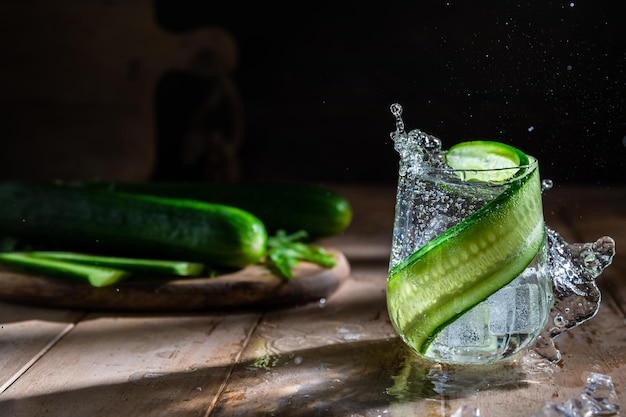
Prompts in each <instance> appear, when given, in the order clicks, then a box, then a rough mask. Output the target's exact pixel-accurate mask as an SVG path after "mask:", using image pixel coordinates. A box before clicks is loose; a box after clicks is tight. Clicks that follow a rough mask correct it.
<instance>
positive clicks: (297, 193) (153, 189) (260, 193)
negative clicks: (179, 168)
mask: <svg viewBox="0 0 626 417" xmlns="http://www.w3.org/2000/svg"><path fill="white" fill-rule="evenodd" d="M74 185H84V186H88V187H95V188H108V189H110V190H117V191H121V192H130V193H136V194H148V195H156V196H162V197H169V198H189V199H194V200H200V201H205V202H209V203H215V204H225V205H229V206H234V207H238V208H241V209H243V210H246V211H249V212H250V213H252V214H254V215H255V216H257V217H258V218H259V219H261V221H262V222H263V223H264V224H265V227H266V229H267V231H268V233H270V234H274V233H275V232H276V231H278V230H284V231H286V232H287V233H295V232H298V231H300V230H305V231H306V232H307V233H308V235H309V236H310V237H311V238H320V237H329V236H334V235H338V234H340V233H341V232H343V231H344V230H345V229H346V228H347V227H348V226H349V225H350V222H351V221H352V207H351V205H350V203H349V201H348V200H347V199H346V198H345V197H343V196H342V195H340V194H339V193H337V192H335V191H332V190H329V189H327V188H325V187H321V186H315V185H311V184H294V183H289V184H287V183H232V184H231V183H209V182H199V181H198V182H139V183H132V182H91V183H80V184H74Z"/></svg>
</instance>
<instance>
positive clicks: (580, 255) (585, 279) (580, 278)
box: [532, 228, 615, 362]
mask: <svg viewBox="0 0 626 417" xmlns="http://www.w3.org/2000/svg"><path fill="white" fill-rule="evenodd" d="M546 232H547V237H548V247H549V257H548V265H549V269H550V275H551V277H552V283H553V292H554V306H553V308H552V310H551V312H550V320H549V321H548V325H547V326H546V328H545V330H544V332H543V333H542V335H541V336H540V337H539V339H538V340H537V342H536V343H535V345H534V346H533V347H532V349H533V350H534V351H535V352H537V353H538V354H539V355H541V356H543V357H544V358H546V359H548V360H550V361H552V362H558V361H559V360H560V359H561V354H560V352H559V351H558V350H557V349H556V347H555V346H554V342H553V339H554V338H555V337H557V336H558V335H559V334H561V333H562V332H564V331H566V330H569V329H572V328H574V327H577V326H579V325H581V324H582V323H584V322H586V321H587V320H589V319H591V318H593V317H594V316H595V315H596V314H597V312H598V309H599V308H600V302H601V300H602V295H601V293H600V290H599V289H598V286H597V285H596V278H598V277H599V276H600V275H601V274H602V272H603V271H604V270H605V269H606V268H607V267H608V266H609V265H610V264H611V263H612V262H613V257H614V256H615V240H614V239H613V238H611V237H609V236H603V237H601V238H599V239H598V240H596V241H595V242H593V243H573V244H569V243H567V242H566V241H565V240H564V239H563V238H562V237H561V235H559V234H558V233H557V232H555V231H554V230H552V229H550V228H546Z"/></svg>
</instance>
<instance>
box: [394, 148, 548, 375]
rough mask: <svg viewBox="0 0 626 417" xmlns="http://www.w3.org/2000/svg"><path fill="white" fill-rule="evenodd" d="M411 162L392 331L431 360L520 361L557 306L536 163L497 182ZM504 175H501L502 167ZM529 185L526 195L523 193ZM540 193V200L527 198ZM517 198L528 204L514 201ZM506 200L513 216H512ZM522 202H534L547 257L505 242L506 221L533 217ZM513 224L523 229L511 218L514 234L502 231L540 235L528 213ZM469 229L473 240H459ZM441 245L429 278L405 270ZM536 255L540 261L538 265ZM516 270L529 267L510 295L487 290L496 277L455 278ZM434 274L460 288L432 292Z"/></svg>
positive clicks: (397, 234)
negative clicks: (529, 225)
mask: <svg viewBox="0 0 626 417" xmlns="http://www.w3.org/2000/svg"><path fill="white" fill-rule="evenodd" d="M408 155H409V154H408V153H405V154H404V155H403V154H402V153H401V161H400V172H399V179H398V188H397V198H396V209H395V218H394V229H393V241H392V251H391V258H390V265H389V278H388V285H387V304H388V310H389V316H390V318H391V321H392V324H393V325H394V327H395V329H396V331H397V332H398V334H399V335H400V336H401V337H402V339H403V340H404V341H405V342H406V344H408V345H409V346H410V347H412V348H413V349H414V350H415V351H416V352H417V353H418V354H419V355H421V356H422V357H424V358H426V359H428V360H432V361H436V362H440V363H451V364H489V363H494V362H498V361H503V360H509V359H511V358H514V357H515V356H516V355H517V354H518V353H519V352H520V351H521V350H522V349H524V348H525V347H527V346H529V345H530V344H532V343H533V342H534V341H535V340H536V338H537V337H538V336H539V335H540V334H541V333H542V331H543V329H544V327H545V326H546V323H547V320H548V317H549V313H550V310H551V307H552V305H553V295H552V281H551V278H550V276H549V270H548V264H547V263H548V259H547V257H548V254H547V245H546V239H545V234H544V233H545V226H544V224H543V214H542V212H541V213H540V214H537V213H538V212H537V210H542V207H541V184H540V180H539V173H538V172H539V171H538V163H537V160H536V159H535V158H532V157H529V159H530V162H529V164H528V166H522V167H513V168H504V169H511V170H515V172H512V173H511V179H509V180H504V181H495V182H492V181H476V178H478V177H483V178H484V177H487V178H489V177H490V173H489V172H477V171H461V170H454V169H451V168H446V167H442V166H438V167H435V166H430V165H428V164H424V163H423V161H422V159H420V158H417V159H415V158H412V157H409V156H408ZM498 171H499V173H500V174H501V171H502V168H501V169H499V170H498ZM520 173H521V174H520ZM504 176H505V177H506V175H504ZM494 177H502V175H494ZM520 184H524V185H523V187H524V191H523V192H524V193H525V195H518V194H521V192H520V191H519V190H520V187H521V186H520ZM531 195H532V196H533V198H532V200H533V201H531V202H529V201H525V200H529V197H528V196H531ZM514 198H518V199H519V200H520V201H517V202H513V201H511V200H512V199H514ZM507 200H508V201H507ZM494 201H495V202H494ZM498 201H499V202H500V203H502V204H509V206H510V207H513V209H510V210H509V211H507V210H506V209H505V208H502V207H503V206H502V204H501V205H498ZM514 204H518V205H524V204H530V206H529V208H527V209H528V210H535V212H534V213H535V216H540V217H539V218H540V221H539V222H537V221H535V225H534V226H533V230H532V233H534V234H535V237H534V239H535V240H537V241H538V238H537V236H538V235H536V233H541V234H542V235H541V236H544V238H543V240H542V242H543V243H542V244H541V247H540V249H539V250H538V252H534V251H532V252H528V251H527V252H523V251H522V250H520V251H519V253H517V252H516V250H517V249H511V247H507V241H508V238H507V237H502V236H499V235H498V233H500V232H499V230H498V227H497V224H498V222H500V221H501V219H499V218H498V216H520V213H524V210H526V209H520V208H519V206H514ZM533 204H534V206H532V205H533ZM537 205H538V207H537ZM486 206H488V207H486ZM476 213H482V214H476ZM489 216H491V218H492V219H493V221H492V222H491V223H489V222H490V220H489ZM535 218H537V217H535ZM472 222H473V223H472ZM478 222H483V224H478V225H477V223H478ZM513 222H515V225H514V226H512V224H513V223H512V221H509V220H507V222H506V224H507V225H508V229H507V230H505V231H503V232H502V233H509V234H510V233H513V234H515V233H518V234H520V236H517V237H516V239H518V241H520V242H524V239H525V238H526V237H527V236H525V234H526V235H530V233H531V232H530V231H529V230H528V229H526V228H525V227H524V224H525V222H526V219H525V218H523V216H520V218H514V219H513ZM468 224H469V226H468ZM472 224H473V226H472ZM518 225H519V226H518ZM465 226H468V227H465ZM472 227H473V229H472ZM539 227H541V229H543V230H541V231H539V230H538V228H539ZM463 228H464V229H465V232H464V233H465V234H466V235H467V236H465V237H464V239H465V240H461V237H460V236H458V234H455V233H456V231H458V230H460V229H463ZM485 230H486V232H485ZM472 233H475V234H476V235H475V236H472V235H471V234H472ZM443 234H446V235H445V236H444V237H440V235H443ZM455 239H456V241H455ZM529 239H530V238H529ZM442 242H443V243H442ZM436 244H439V249H438V250H439V252H438V255H437V256H431V257H430V258H429V260H428V263H427V264H425V265H422V269H421V270H420V271H421V273H420V274H415V275H414V274H413V273H412V271H411V269H410V268H406V267H405V264H406V263H407V262H409V258H410V257H411V256H415V254H416V253H417V252H418V251H421V252H420V253H425V252H428V251H429V250H431V249H432V248H431V247H433V246H436ZM509 246H510V245H509ZM535 250H536V249H535ZM507 251H508V252H507ZM528 253H532V254H535V256H534V259H532V261H531V262H530V263H529V264H528V263H527V262H528V260H529V259H528V258H529V255H528ZM524 257H526V259H524ZM530 257H532V255H530ZM474 261H476V262H475V263H477V265H478V266H476V265H474V263H473V262H474ZM512 264H515V265H518V264H519V265H521V266H519V267H517V268H518V269H517V270H516V269H513V270H515V271H518V270H521V272H520V273H517V272H516V273H515V274H516V275H515V277H514V279H512V280H510V281H508V280H507V282H508V284H506V285H504V286H501V288H499V287H500V284H501V283H502V281H499V282H500V284H498V288H499V289H497V288H496V289H495V290H494V289H493V287H492V288H491V289H490V288H487V287H485V288H483V287H482V286H483V285H485V286H486V285H487V280H484V282H483V281H480V282H478V281H477V282H471V281H470V282H467V283H462V284H459V285H464V287H463V286H462V287H459V288H456V287H455V285H456V284H457V281H462V280H460V279H457V278H455V277H454V273H456V274H461V273H463V272H462V271H465V270H468V271H469V272H468V273H474V272H475V271H474V270H475V269H476V268H482V267H483V265H487V266H486V268H491V270H490V271H488V272H487V273H484V272H481V274H483V275H489V274H492V275H493V276H498V274H499V273H501V271H502V270H505V269H507V268H509V269H508V270H509V271H510V270H511V268H512V266H511V265H512ZM515 265H513V267H515ZM398 269H400V270H402V273H398ZM430 271H433V274H439V275H438V276H440V277H441V278H438V279H440V280H443V281H445V280H448V279H449V280H450V281H451V282H450V283H445V285H444V284H441V285H439V283H438V284H437V285H435V286H434V287H433V286H430V285H425V284H424V281H423V279H425V278H424V277H423V275H428V274H429V273H430ZM437 271H438V272H437ZM442 271H443V272H442ZM446 271H453V272H450V273H447V272H446ZM459 271H461V272H459ZM418 272H419V271H418ZM478 275H480V274H478ZM459 276H460V277H463V276H462V275H459ZM443 281H442V282H443ZM433 288H435V289H434V290H433ZM494 291H495V292H494ZM424 303H430V304H429V307H428V308H423V307H422V305H423V304H424Z"/></svg>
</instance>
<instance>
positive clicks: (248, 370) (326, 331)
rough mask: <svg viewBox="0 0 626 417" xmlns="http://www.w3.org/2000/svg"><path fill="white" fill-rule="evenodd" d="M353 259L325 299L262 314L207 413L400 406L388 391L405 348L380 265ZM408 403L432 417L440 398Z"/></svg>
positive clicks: (345, 412)
mask: <svg viewBox="0 0 626 417" xmlns="http://www.w3.org/2000/svg"><path fill="white" fill-rule="evenodd" d="M355 265H356V267H354V266H353V269H352V271H353V272H352V274H351V279H350V280H349V281H348V282H347V283H346V284H345V285H344V286H343V287H342V288H341V289H340V290H339V291H338V292H337V293H335V294H334V295H333V296H331V297H330V298H329V299H328V300H325V302H324V303H319V304H312V305H307V306H303V307H300V308H297V309H289V310H284V311H276V312H272V313H268V314H266V315H265V316H264V318H263V320H262V322H261V323H260V324H259V326H258V328H257V329H256V331H255V333H254V334H253V336H252V339H251V341H250V344H249V345H248V347H247V348H246V350H245V352H244V355H243V356H242V360H241V362H240V363H239V364H238V365H237V367H236V368H235V371H234V373H233V377H232V378H231V379H230V381H229V384H228V386H227V387H226V389H225V390H224V392H223V394H222V395H221V396H220V399H219V402H218V404H217V408H216V409H215V410H214V413H213V414H212V416H214V417H221V416H249V415H289V416H305V415H317V413H323V414H324V415H332V416H351V415H359V416H380V415H389V413H390V411H391V410H395V412H400V410H402V409H403V407H405V405H406V404H405V403H403V402H402V401H400V400H396V399H395V398H394V397H393V396H391V395H390V394H388V393H387V390H388V389H390V388H392V387H393V386H394V377H395V372H396V371H398V372H399V371H400V370H402V369H403V365H404V363H405V361H406V357H407V355H409V356H410V355H411V353H410V352H409V349H408V347H407V346H406V345H404V343H403V342H402V341H401V340H400V339H399V337H398V336H397V335H396V333H395V331H394V330H393V328H392V326H391V324H390V322H389V319H388V315H387V310H386V302H385V285H386V279H385V278H386V271H387V269H386V263H379V264H377V265H376V266H373V265H368V264H365V265H361V264H360V263H359V262H356V263H355ZM410 409H411V410H412V412H414V413H415V414H412V415H420V416H421V415H424V416H429V415H438V414H437V412H438V410H439V409H440V404H439V403H438V402H436V401H420V402H417V403H413V404H410ZM391 415H394V414H391Z"/></svg>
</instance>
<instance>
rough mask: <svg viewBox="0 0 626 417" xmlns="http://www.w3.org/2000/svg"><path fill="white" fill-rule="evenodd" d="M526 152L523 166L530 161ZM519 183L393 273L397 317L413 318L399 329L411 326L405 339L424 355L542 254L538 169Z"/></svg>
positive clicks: (523, 169) (524, 169) (521, 175)
mask: <svg viewBox="0 0 626 417" xmlns="http://www.w3.org/2000/svg"><path fill="white" fill-rule="evenodd" d="M483 143H484V142H483V141H476V142H475V143H474V145H476V146H477V147H480V146H481V144H483ZM496 143H497V142H496ZM492 145H493V143H489V146H490V147H491V146H492ZM464 146H466V145H464ZM467 146H469V145H467ZM451 149H452V148H451ZM468 149H469V148H468ZM484 149H485V148H483V150H484ZM512 149H515V148H512ZM477 151H479V150H477ZM518 152H519V154H518V155H519V156H520V158H521V159H520V161H522V162H526V161H530V159H529V157H527V156H526V155H525V154H523V153H522V152H521V151H517V150H516V152H515V153H518ZM521 155H523V157H522V156H521ZM525 158H526V159H525ZM532 161H533V162H536V161H535V160H534V158H533V159H532ZM528 170H532V171H531V172H528ZM511 181H512V184H511V185H510V186H509V187H508V188H507V189H506V190H505V191H504V192H503V193H502V194H500V195H499V196H497V197H496V198H494V199H493V200H492V201H490V202H488V203H487V204H486V205H485V206H483V207H481V208H480V209H479V210H477V211H476V212H474V213H473V214H472V215H470V216H469V217H467V218H466V219H465V220H464V221H463V222H461V223H459V224H457V225H456V226H453V227H451V228H450V229H448V230H447V231H446V232H444V233H443V234H441V235H439V236H438V237H436V238H435V239H433V240H432V241H430V242H429V243H427V244H426V245H425V246H423V247H422V248H420V249H419V250H417V251H416V252H415V253H413V254H412V255H411V256H409V257H408V258H407V259H405V260H404V261H403V262H401V263H399V264H397V265H395V266H394V267H393V268H392V269H391V271H390V273H389V282H388V291H389V293H390V294H392V293H393V295H394V296H392V297H388V300H389V304H390V305H389V312H390V314H391V315H392V316H393V315H396V316H397V315H403V316H407V317H409V318H410V320H397V322H402V323H405V324H404V327H405V329H400V330H404V331H402V332H401V334H405V337H406V338H408V339H410V340H411V342H412V343H411V344H412V345H413V346H414V348H415V349H416V350H417V351H418V352H420V353H422V354H424V353H425V352H426V351H427V350H428V347H429V346H430V343H431V342H432V341H433V340H434V338H435V337H436V335H437V334H438V333H439V332H440V331H441V330H442V329H443V328H445V327H446V326H448V325H449V324H450V323H452V322H453V321H454V320H456V319H457V318H458V317H460V316H461V315H463V314H464V313H465V312H467V311H468V310H470V309H471V308H472V307H474V306H475V305H476V304H478V303H480V302H481V301H483V300H485V299H486V298H487V297H489V296H490V295H491V294H493V293H495V292H496V291H498V290H499V289H500V288H502V287H504V286H505V285H507V284H508V283H509V282H511V281H512V280H513V279H514V278H515V277H516V276H517V275H519V274H520V273H521V272H522V271H523V270H524V269H525V268H526V267H527V266H528V265H529V264H530V263H531V262H532V260H533V259H534V257H535V256H536V254H537V253H538V251H539V250H540V248H541V246H542V243H543V239H544V233H545V227H544V222H543V208H542V202H541V187H540V183H539V181H540V180H539V170H538V169H537V167H536V164H535V165H534V166H533V165H532V164H528V163H526V164H524V165H520V167H519V170H517V172H516V174H515V176H514V178H513V179H512V180H511ZM407 280H412V285H405V284H404V281H407ZM392 318H394V317H392Z"/></svg>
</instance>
